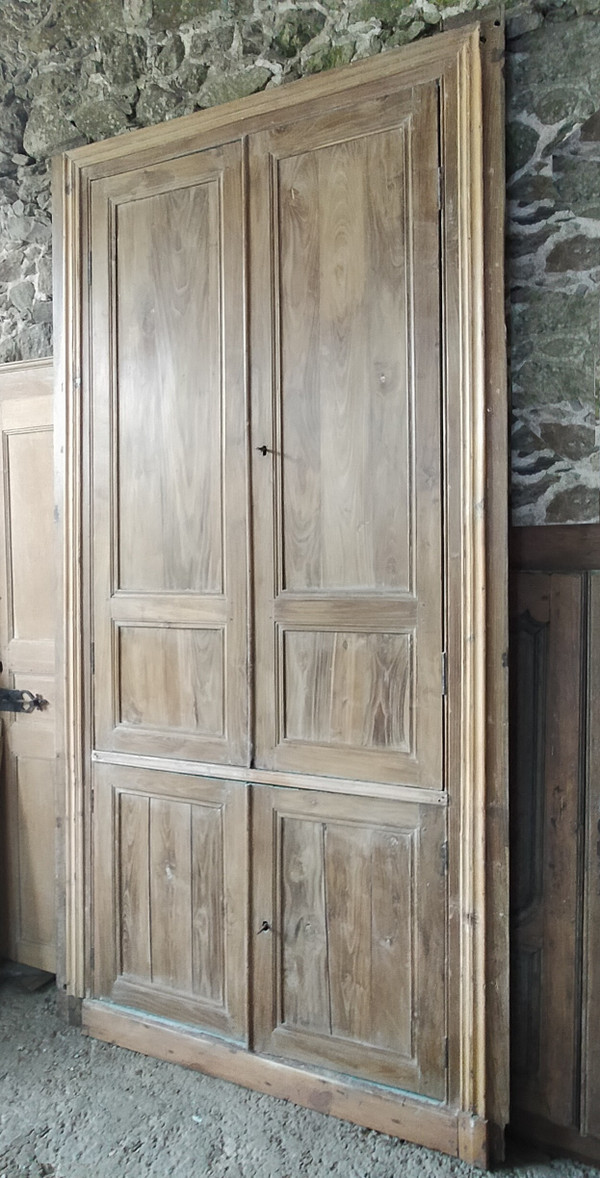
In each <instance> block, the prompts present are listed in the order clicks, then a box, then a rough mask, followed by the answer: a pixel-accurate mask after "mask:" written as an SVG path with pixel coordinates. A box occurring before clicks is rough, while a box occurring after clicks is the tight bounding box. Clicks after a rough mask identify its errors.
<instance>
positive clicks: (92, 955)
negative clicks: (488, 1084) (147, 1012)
mask: <svg viewBox="0 0 600 1178" xmlns="http://www.w3.org/2000/svg"><path fill="white" fill-rule="evenodd" d="M95 966H96V954H95V953H94V950H93V949H90V973H93V972H94V969H95ZM446 1042H447V1040H446Z"/></svg>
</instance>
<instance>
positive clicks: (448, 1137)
mask: <svg viewBox="0 0 600 1178" xmlns="http://www.w3.org/2000/svg"><path fill="white" fill-rule="evenodd" d="M82 1029H83V1031H84V1032H85V1033H86V1034H88V1035H93V1036H94V1037H95V1038H96V1039H102V1040H104V1042H106V1043H116V1044H117V1045H118V1046H120V1047H127V1048H128V1049H129V1050H130V1051H139V1052H141V1053H142V1054H144V1055H152V1056H155V1057H157V1058H159V1059H164V1060H168V1061H169V1062H170V1063H179V1064H183V1065H184V1067H188V1068H193V1069H194V1070H195V1071H199V1072H203V1073H204V1074H205V1075H208V1076H216V1077H218V1078H219V1079H221V1080H228V1081H230V1082H232V1083H234V1084H241V1085H242V1086H243V1087H245V1088H254V1089H256V1090H257V1091H259V1092H264V1093H266V1094H267V1095H272V1096H278V1097H279V1098H280V1099H283V1100H291V1101H293V1102H294V1103H295V1104H300V1105H303V1106H304V1108H309V1109H314V1110H315V1111H316V1112H320V1113H328V1114H329V1115H331V1116H334V1117H340V1118H342V1119H343V1120H346V1121H352V1122H354V1124H356V1125H365V1126H367V1127H368V1128H370V1129H376V1130H377V1131H378V1132H380V1133H388V1134H390V1135H391V1136H392V1137H400V1138H402V1139H403V1140H405V1141H413V1142H417V1143H419V1144H421V1145H424V1146H425V1147H426V1148H428V1149H439V1150H443V1152H444V1153H448V1154H451V1155H453V1156H457V1155H458V1151H459V1128H458V1117H457V1114H456V1113H453V1112H451V1111H449V1110H448V1109H447V1108H446V1107H444V1106H441V1105H436V1104H435V1102H433V1101H428V1100H418V1099H417V1098H414V1097H412V1098H411V1097H410V1096H408V1095H407V1094H406V1093H404V1092H398V1094H397V1095H396V1096H393V1095H391V1094H390V1093H389V1091H385V1090H382V1089H378V1088H377V1086H375V1085H366V1084H365V1083H364V1082H360V1083H359V1082H358V1081H356V1082H353V1081H351V1080H349V1079H346V1077H340V1076H334V1075H323V1074H322V1073H320V1072H316V1071H308V1070H306V1069H304V1068H299V1067H292V1066H290V1065H289V1064H284V1063H277V1062H275V1061H274V1060H272V1059H267V1058H265V1057H264V1056H263V1057H259V1056H256V1055H252V1054H251V1053H250V1052H247V1051H244V1050H243V1049H242V1048H238V1047H236V1046H234V1045H233V1044H231V1043H225V1042H222V1041H221V1042H220V1041H218V1040H217V1039H212V1038H211V1037H209V1036H207V1035H201V1034H199V1033H197V1032H195V1031H193V1030H189V1029H188V1028H184V1027H178V1026H173V1025H172V1024H171V1025H169V1024H168V1023H166V1022H164V1021H163V1020H160V1019H158V1018H147V1017H144V1016H142V1015H137V1014H136V1013H135V1012H133V1011H131V1010H129V1009H127V1010H121V1009H118V1008H117V1007H114V1006H110V1005H109V1004H107V1003H103V1002H93V1001H89V1000H88V1001H84V1003H83V1018H82ZM473 1121H474V1122H475V1123H476V1122H477V1118H473Z"/></svg>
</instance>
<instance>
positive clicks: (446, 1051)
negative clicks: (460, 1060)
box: [444, 1036, 450, 1071]
mask: <svg viewBox="0 0 600 1178" xmlns="http://www.w3.org/2000/svg"><path fill="white" fill-rule="evenodd" d="M449 1055H450V1048H449V1045H448V1036H446V1038H445V1039H444V1068H445V1070H446V1071H448V1058H449Z"/></svg>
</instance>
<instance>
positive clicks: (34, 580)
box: [4, 428, 56, 641]
mask: <svg viewBox="0 0 600 1178" xmlns="http://www.w3.org/2000/svg"><path fill="white" fill-rule="evenodd" d="M4 466H5V472H6V473H5V478H6V479H7V480H8V486H9V493H8V496H7V498H6V502H5V521H4V543H5V545H6V547H7V572H8V585H7V589H8V592H9V595H10V597H9V600H10V605H11V614H12V617H11V622H12V633H11V638H18V639H29V640H36V641H37V640H39V639H53V638H54V627H55V612H54V611H55V587H54V586H55V580H56V574H55V560H54V546H53V543H52V537H53V531H54V525H53V520H52V487H53V482H54V470H53V452H52V430H51V429H49V428H46V429H31V430H27V429H24V430H21V431H19V432H8V433H7V434H5V436H4Z"/></svg>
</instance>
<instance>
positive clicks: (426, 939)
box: [253, 787, 446, 1098]
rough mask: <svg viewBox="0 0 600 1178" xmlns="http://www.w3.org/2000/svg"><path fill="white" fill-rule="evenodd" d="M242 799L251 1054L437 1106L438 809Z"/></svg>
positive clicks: (440, 1077)
mask: <svg viewBox="0 0 600 1178" xmlns="http://www.w3.org/2000/svg"><path fill="white" fill-rule="evenodd" d="M255 793H256V797H255V802H254V815H255V818H254V831H253V842H254V848H255V855H256V865H257V873H258V874H257V881H256V882H257V891H256V899H255V909H254V911H255V922H256V925H257V928H259V927H260V925H261V921H263V920H265V921H266V922H267V924H268V925H269V930H267V931H266V932H265V933H264V935H262V934H261V936H260V938H259V940H258V941H257V947H256V950H255V968H256V975H255V1001H256V1003H257V1009H258V1012H259V1013H258V1016H257V1021H256V1024H255V1034H256V1037H257V1043H258V1045H259V1046H260V1047H262V1048H263V1049H264V1050H266V1051H268V1052H270V1053H273V1054H277V1055H283V1056H286V1055H287V1056H290V1057H291V1058H297V1059H301V1060H304V1061H306V1062H314V1063H316V1062H318V1061H319V1060H320V1061H321V1062H322V1063H323V1064H325V1065H326V1066H329V1067H334V1068H336V1069H338V1070H340V1071H346V1072H348V1073H350V1074H352V1073H355V1074H362V1075H364V1076H369V1077H370V1078H371V1079H373V1080H377V1081H380V1082H383V1083H390V1084H393V1085H394V1086H397V1087H403V1088H404V1087H405V1088H407V1089H408V1090H410V1091H414V1092H422V1093H424V1094H427V1095H430V1096H434V1097H436V1098H441V1097H442V1096H443V1092H444V1089H445V1074H444V1050H445V1030H444V1027H445V1013H444V1010H445V1004H444V985H445V983H444V969H445V965H444V959H445V947H444V946H445V935H444V924H445V919H446V917H445V877H444V855H443V846H442V844H443V839H444V812H443V810H442V809H440V808H439V807H438V808H436V807H430V808H428V809H427V812H424V810H425V808H424V807H419V806H417V805H411V804H404V805H397V806H395V805H392V804H386V803H383V802H378V801H375V800H374V799H371V800H368V799H358V798H352V799H350V798H347V797H344V796H343V795H326V794H315V793H312V792H310V793H308V794H306V793H303V792H302V791H292V790H284V789H279V790H278V789H273V790H269V789H267V788H266V787H257V789H256V791H255ZM271 871H272V872H273V881H272V883H271V884H270V883H269V878H270V872H271ZM434 996H435V997H434Z"/></svg>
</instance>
